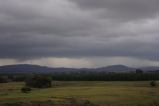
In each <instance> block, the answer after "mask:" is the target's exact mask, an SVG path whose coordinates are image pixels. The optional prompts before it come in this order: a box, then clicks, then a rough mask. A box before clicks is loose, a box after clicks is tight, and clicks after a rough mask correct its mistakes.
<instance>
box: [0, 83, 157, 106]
mask: <svg viewBox="0 0 159 106" xmlns="http://www.w3.org/2000/svg"><path fill="white" fill-rule="evenodd" d="M53 85H54V86H53V87H52V88H48V89H33V91H32V92H31V93H26V94H25V93H21V91H20V88H21V87H22V86H24V83H17V82H11V83H3V84H2V83H1V84H0V102H19V101H20V102H28V101H45V100H54V101H56V100H60V99H65V98H70V97H73V98H77V99H78V98H79V99H87V100H89V101H91V102H93V103H95V104H98V105H100V106H158V105H159V87H151V86H150V85H149V82H148V81H145V82H142V81H138V82H129V81H127V82H118V81H110V82H105V81H70V82H64V81H63V82H57V81H56V82H53Z"/></svg>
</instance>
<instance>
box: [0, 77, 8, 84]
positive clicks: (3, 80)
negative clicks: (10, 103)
mask: <svg viewBox="0 0 159 106" xmlns="http://www.w3.org/2000/svg"><path fill="white" fill-rule="evenodd" d="M7 82H8V77H6V76H0V83H7Z"/></svg>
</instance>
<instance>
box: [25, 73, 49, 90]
mask: <svg viewBox="0 0 159 106" xmlns="http://www.w3.org/2000/svg"><path fill="white" fill-rule="evenodd" d="M25 82H26V86H30V87H34V88H49V87H51V86H52V84H51V82H52V79H51V78H50V77H48V76H45V75H34V76H32V77H30V78H28V79H27V80H26V81H25Z"/></svg>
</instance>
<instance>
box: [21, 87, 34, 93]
mask: <svg viewBox="0 0 159 106" xmlns="http://www.w3.org/2000/svg"><path fill="white" fill-rule="evenodd" d="M31 90H32V89H31V88H30V87H28V86H25V87H22V88H21V92H22V93H29V92H30V91H31Z"/></svg>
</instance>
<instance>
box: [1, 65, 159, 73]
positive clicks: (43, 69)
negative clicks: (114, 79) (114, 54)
mask: <svg viewBox="0 0 159 106" xmlns="http://www.w3.org/2000/svg"><path fill="white" fill-rule="evenodd" d="M140 69H142V70H143V71H145V72H159V71H158V70H159V67H154V66H152V67H142V68H140ZM135 70H136V68H132V67H128V66H125V65H111V66H106V67H99V68H54V67H47V66H40V65H32V64H15V65H5V66H0V73H54V72H56V73H59V72H87V71H89V72H90V71H91V72H135Z"/></svg>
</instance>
